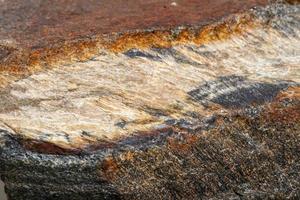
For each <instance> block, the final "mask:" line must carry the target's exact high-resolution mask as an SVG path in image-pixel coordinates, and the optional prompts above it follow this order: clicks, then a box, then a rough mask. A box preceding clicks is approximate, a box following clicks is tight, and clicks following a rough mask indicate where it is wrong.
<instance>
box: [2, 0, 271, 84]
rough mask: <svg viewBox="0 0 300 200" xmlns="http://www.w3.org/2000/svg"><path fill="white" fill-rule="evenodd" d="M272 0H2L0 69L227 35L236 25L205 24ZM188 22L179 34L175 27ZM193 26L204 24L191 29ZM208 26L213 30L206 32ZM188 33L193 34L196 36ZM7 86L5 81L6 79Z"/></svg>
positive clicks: (18, 71)
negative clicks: (107, 51) (101, 50)
mask: <svg viewBox="0 0 300 200" xmlns="http://www.w3.org/2000/svg"><path fill="white" fill-rule="evenodd" d="M267 3H268V1H267V0H250V1H249V0H247V1H246V0H242V1H240V0H231V1H228V0H213V1H208V0H197V1H195V0H180V1H176V4H172V1H167V0H161V1H157V0H151V1H147V2H144V1H141V0H138V1H136V0H129V1H126V3H124V1H120V0H118V1H113V2H112V1H108V0H104V1H96V0H88V1H83V0H72V1H66V0H63V1H49V0H47V1H40V0H34V1H21V0H17V1H2V2H1V3H0V4H1V6H0V16H1V18H2V20H1V21H0V26H1V29H0V38H1V40H0V54H1V55H0V72H9V73H10V74H12V75H14V76H23V75H28V74H31V73H33V72H36V71H39V70H40V69H42V68H45V67H49V65H52V64H57V63H60V62H66V61H67V62H68V61H72V60H84V59H88V58H90V57H91V56H92V55H95V54H96V53H97V52H99V48H108V49H110V50H112V51H114V52H119V51H125V50H128V49H130V48H134V47H139V48H148V47H169V46H171V45H174V44H178V43H184V42H186V41H189V42H196V43H203V42H206V41H210V40H213V39H222V38H223V39H224V38H227V37H228V35H230V34H231V33H232V32H239V31H240V30H241V29H240V26H239V24H245V23H243V22H242V20H241V21H239V22H236V26H235V27H237V28H235V29H234V30H233V29H232V27H231V28H230V29H229V28H228V26H226V25H225V24H221V25H220V24H219V25H218V26H217V27H216V26H213V27H211V26H206V27H205V28H204V29H203V31H200V30H201V29H200V27H203V26H205V25H207V24H212V22H216V21H218V20H220V19H221V18H223V17H226V16H229V15H231V14H234V13H241V12H242V11H245V10H248V9H249V8H251V7H254V6H262V5H266V4H267ZM178 27H186V28H184V29H183V30H180V31H179V33H177V34H175V36H174V32H173V30H175V29H176V28H178ZM188 27H199V28H196V29H189V28H188ZM208 32H209V34H207V33H208ZM189 39H192V40H191V41H190V40H189ZM1 85H2V87H3V86H5V82H4V83H2V84H1Z"/></svg>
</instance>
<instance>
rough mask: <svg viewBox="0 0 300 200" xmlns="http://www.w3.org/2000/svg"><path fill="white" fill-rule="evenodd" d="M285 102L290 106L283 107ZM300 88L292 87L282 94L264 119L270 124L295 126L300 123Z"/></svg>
mask: <svg viewBox="0 0 300 200" xmlns="http://www.w3.org/2000/svg"><path fill="white" fill-rule="evenodd" d="M284 101H287V103H288V104H289V101H291V102H290V105H283V104H284ZM299 102H300V87H290V88H289V89H288V90H286V91H284V92H281V93H280V94H279V95H278V96H277V98H276V100H275V101H274V102H272V103H271V104H270V105H269V107H268V109H267V111H266V113H265V114H264V115H263V117H262V118H263V119H265V120H266V121H269V122H278V123H284V124H294V123H297V122H299V121H300V103H299Z"/></svg>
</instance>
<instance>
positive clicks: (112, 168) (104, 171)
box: [100, 157, 118, 180]
mask: <svg viewBox="0 0 300 200" xmlns="http://www.w3.org/2000/svg"><path fill="white" fill-rule="evenodd" d="M100 168H101V170H100V172H101V174H100V176H102V177H104V178H106V179H109V180H111V179H113V178H114V176H115V174H116V173H117V171H118V164H117V162H116V160H115V159H114V158H113V157H108V158H106V159H105V160H104V161H103V162H102V164H101V167H100Z"/></svg>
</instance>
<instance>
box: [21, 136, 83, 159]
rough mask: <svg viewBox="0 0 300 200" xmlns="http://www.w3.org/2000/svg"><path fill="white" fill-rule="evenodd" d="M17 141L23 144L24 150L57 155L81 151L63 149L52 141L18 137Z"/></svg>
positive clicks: (73, 153) (74, 153)
mask: <svg viewBox="0 0 300 200" xmlns="http://www.w3.org/2000/svg"><path fill="white" fill-rule="evenodd" d="M19 142H20V143H21V144H22V145H23V147H24V148H25V149H26V150H29V151H33V152H38V153H47V154H59V155H69V154H72V155H76V154H79V153H80V152H81V150H77V149H70V148H69V149H65V148H62V147H59V146H57V145H55V144H53V143H49V142H42V141H38V140H30V139H20V140H19Z"/></svg>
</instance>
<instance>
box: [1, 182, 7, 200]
mask: <svg viewBox="0 0 300 200" xmlns="http://www.w3.org/2000/svg"><path fill="white" fill-rule="evenodd" d="M0 200H7V199H6V195H5V193H4V183H3V182H2V181H1V180H0Z"/></svg>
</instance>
